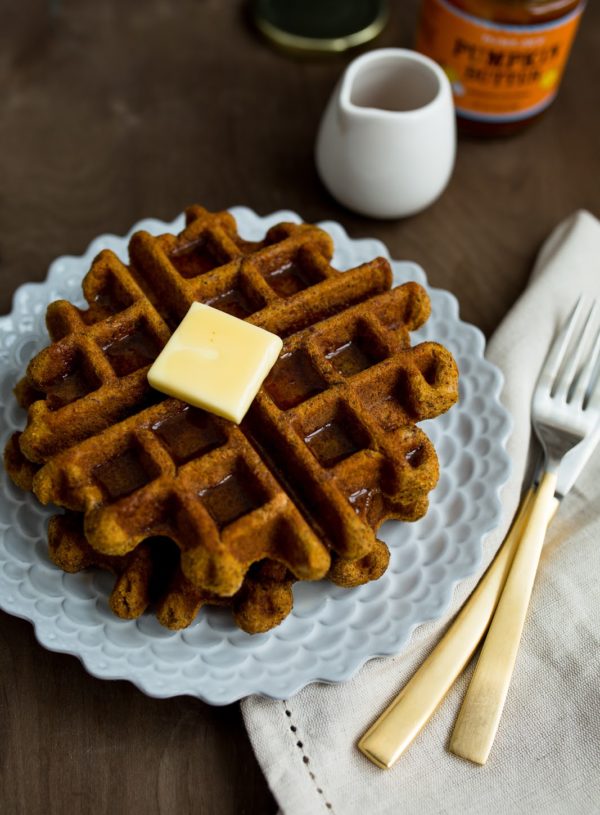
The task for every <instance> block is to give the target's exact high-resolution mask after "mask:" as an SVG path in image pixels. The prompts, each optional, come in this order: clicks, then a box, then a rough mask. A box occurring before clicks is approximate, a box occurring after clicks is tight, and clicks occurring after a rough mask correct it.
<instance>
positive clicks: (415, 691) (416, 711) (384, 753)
mask: <svg viewBox="0 0 600 815" xmlns="http://www.w3.org/2000/svg"><path fill="white" fill-rule="evenodd" d="M532 494H533V493H532V490H530V491H529V493H528V494H527V496H526V498H525V499H524V500H523V503H522V504H521V507H520V509H519V513H518V515H517V517H516V519H515V521H514V523H513V526H512V528H511V530H510V532H509V533H508V535H507V537H506V538H505V540H504V543H503V544H502V546H501V547H500V549H499V550H498V553H497V554H496V557H495V559H494V561H493V563H492V564H491V565H490V567H489V568H488V570H487V572H486V573H485V575H484V576H483V578H482V579H481V580H480V581H479V584H478V585H477V587H476V589H475V590H474V592H473V593H472V595H471V596H470V598H469V599H468V600H467V602H466V603H465V605H464V606H463V608H462V609H461V611H460V613H459V614H458V616H457V617H456V620H455V621H454V623H453V624H452V626H451V627H450V628H449V629H448V631H447V632H446V634H445V635H444V637H443V638H442V639H441V640H440V642H439V643H438V645H437V646H436V647H435V649H434V650H433V651H432V652H431V654H430V655H429V656H428V657H427V659H426V660H425V661H424V662H423V664H422V665H421V667H420V668H419V669H418V670H417V671H416V673H415V674H414V675H413V676H412V678H411V679H410V680H409V682H408V683H407V684H406V685H405V686H404V688H403V689H402V690H401V691H400V693H399V694H398V696H397V697H396V698H395V699H394V701H393V702H392V703H391V705H390V706H389V707H388V708H387V709H386V710H385V711H384V712H383V713H382V714H381V716H380V717H379V718H378V719H377V721H376V722H375V723H374V724H373V725H372V726H371V727H370V728H369V729H368V730H367V732H366V733H365V734H364V736H363V737H362V738H361V739H360V741H359V742H358V749H359V750H361V752H363V753H364V754H365V756H366V757H367V758H368V759H369V760H370V761H372V762H373V763H374V764H376V765H377V766H378V767H381V768H382V769H386V768H389V767H392V766H393V765H394V764H395V763H396V761H397V760H398V759H399V757H400V756H401V755H402V753H403V752H404V750H406V748H407V747H408V746H409V744H410V743H411V742H412V740H413V739H414V738H415V736H417V734H418V733H419V732H420V731H421V730H422V728H423V727H424V726H425V725H426V724H427V722H428V721H429V719H430V718H431V716H432V715H433V713H434V712H435V710H436V708H437V707H438V705H439V704H440V702H441V701H442V699H443V698H444V696H445V695H446V693H447V692H448V690H449V688H450V687H451V685H452V683H453V682H454V680H455V679H456V677H457V676H458V675H459V674H460V673H461V671H462V670H463V668H464V667H465V665H466V664H467V662H468V661H469V659H470V658H471V656H472V655H473V652H474V651H475V649H476V648H477V646H478V644H479V642H480V641H481V638H482V637H483V635H484V633H485V631H486V629H487V627H488V624H489V621H490V619H491V618H492V615H493V613H494V609H495V608H496V605H497V603H498V598H499V596H500V593H501V591H502V587H503V586H504V582H505V580H506V576H507V574H508V572H509V569H510V565H511V563H512V559H513V556H514V554H515V551H516V549H517V546H518V543H519V540H520V538H521V533H522V531H523V529H524V527H525V524H526V521H527V519H528V515H529V509H530V507H531V504H532V500H533V498H532Z"/></svg>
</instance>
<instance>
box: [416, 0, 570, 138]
mask: <svg viewBox="0 0 600 815" xmlns="http://www.w3.org/2000/svg"><path fill="white" fill-rule="evenodd" d="M583 7H584V4H583V3H582V4H581V5H580V6H578V7H577V8H576V9H575V10H574V11H572V12H571V13H569V14H567V15H565V16H563V17H561V18H559V19H557V20H553V21H552V22H548V23H537V24H535V25H508V24H503V23H493V22H490V21H488V20H483V19H479V18H477V17H473V16H471V15H470V14H467V13H466V12H463V11H461V10H460V9H458V8H456V7H455V6H452V5H451V4H450V3H448V2H447V1H446V0H423V4H422V7H421V22H420V25H419V31H418V35H417V46H416V47H417V50H418V51H421V52H422V53H423V54H426V55H427V56H429V57H431V58H432V59H434V60H436V62H439V63H440V65H441V66H442V68H443V69H444V71H445V72H446V74H447V75H448V78H449V80H450V83H451V85H452V90H453V92H454V104H455V106H456V111H457V113H458V114H460V115H461V116H464V117H465V118H468V119H475V120H478V121H486V122H510V121H517V120H519V119H526V118H528V117H529V116H533V115H534V114H536V113H538V112H539V111H541V110H543V109H544V108H545V107H547V106H548V105H549V104H550V102H552V100H553V99H554V97H555V96H556V93H557V91H558V86H559V84H560V80H561V78H562V74H563V71H564V69H565V66H566V63H567V59H568V56H569V51H570V49H571V44H572V42H573V38H574V37H575V33H576V31H577V26H578V24H579V20H580V17H581V14H582V12H583Z"/></svg>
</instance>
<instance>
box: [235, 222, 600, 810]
mask: <svg viewBox="0 0 600 815" xmlns="http://www.w3.org/2000/svg"><path fill="white" fill-rule="evenodd" d="M580 292H583V293H586V294H588V295H591V296H594V297H596V298H600V222H599V221H597V220H596V219H595V218H594V217H593V216H592V215H590V214H589V213H587V212H578V213H576V214H575V215H573V216H572V217H570V218H569V219H568V220H566V221H565V222H563V223H562V224H560V225H559V226H558V227H557V228H556V230H555V231H554V232H553V233H552V235H551V236H550V238H549V239H548V240H547V241H546V243H545V245H544V246H543V248H542V250H541V252H540V255H539V258H538V261H537V263H536V266H535V268H534V271H533V274H532V278H531V282H530V285H529V286H528V288H527V289H526V291H525V292H524V293H523V295H522V296H521V298H520V299H519V301H518V302H517V303H516V305H515V306H514V307H513V309H512V310H511V311H510V313H509V314H508V316H507V317H506V318H505V320H504V322H503V323H502V324H501V326H500V327H499V328H498V330H497V332H496V334H495V335H494V337H493V338H492V340H491V342H490V344H489V347H488V352H487V356H488V358H489V359H490V360H492V361H493V362H495V364H496V365H498V366H499V367H500V368H501V370H502V371H503V372H504V376H505V386H504V390H503V394H502V400H503V402H504V404H505V405H506V407H507V408H508V410H509V411H510V413H511V415H512V417H513V420H514V429H513V433H512V436H511V438H510V440H509V442H508V449H509V453H510V455H511V458H512V462H513V469H512V473H511V478H510V481H509V483H508V484H507V485H506V487H505V488H504V490H503V492H502V502H503V507H504V517H503V520H502V523H501V524H500V526H499V527H498V529H496V530H495V531H494V532H493V533H492V534H490V535H489V536H488V537H487V538H486V540H485V543H484V556H483V561H482V564H481V567H480V570H479V571H478V573H477V574H476V575H473V577H471V578H468V579H466V580H464V581H462V582H461V583H460V584H459V585H458V586H457V588H456V590H455V593H454V598H453V601H452V604H451V608H450V609H449V610H448V613H447V614H446V615H445V616H444V617H443V619H441V620H438V621H437V622H435V623H430V624H427V625H423V626H421V627H420V628H418V629H417V630H416V631H415V633H414V635H413V637H412V640H411V642H410V643H409V645H408V646H407V648H406V649H405V650H404V652H403V653H402V654H401V655H400V656H398V657H395V658H387V659H375V660H372V661H371V662H369V663H368V664H367V665H365V666H364V667H363V668H362V670H361V671H360V672H359V673H358V674H357V676H356V677H355V678H354V679H352V680H351V681H350V682H347V683H345V684H343V685H325V684H314V685H310V686H308V687H307V688H305V689H304V690H303V691H301V692H300V693H298V694H297V695H296V696H295V697H293V698H292V699H289V700H287V701H285V702H280V701H273V700H268V699H262V698H258V697H250V698H248V699H246V700H245V701H244V702H243V704H242V710H243V714H244V719H245V722H246V727H247V728H248V733H249V735H250V739H251V741H252V745H253V747H254V750H255V752H256V755H257V758H258V761H259V762H260V765H261V767H262V769H263V771H264V773H265V775H266V778H267V781H268V783H269V786H270V787H271V790H272V791H273V794H274V795H275V797H276V799H277V801H278V803H279V806H280V807H281V810H282V811H283V812H284V813H285V815H307V813H319V812H323V813H337V815H352V813H402V815H411V813H427V815H436V813H440V815H441V813H445V814H447V813H455V812H460V813H461V815H468V814H469V813H477V815H480V813H486V815H490V814H491V813H492V814H493V813H502V814H503V815H504V813H511V815H513V813H527V815H531V813H541V812H543V813H545V814H546V815H551V813H576V815H582V814H583V813H592V812H595V813H597V812H599V811H600V738H599V736H600V694H599V685H598V682H599V679H598V677H599V676H600V511H599V510H600V455H599V454H596V455H595V456H593V457H592V460H591V461H590V463H589V464H588V466H587V468H586V470H585V471H584V473H583V475H582V476H581V477H580V479H579V481H578V483H577V484H576V486H575V488H574V489H573V490H572V492H571V493H570V494H569V495H568V496H567V498H566V499H565V500H564V501H563V504H562V506H561V507H560V510H559V513H558V515H557V517H556V519H555V521H554V523H553V524H552V526H551V528H550V531H549V534H548V537H547V540H546V545H545V548H544V551H543V553H542V559H541V563H540V568H539V572H538V576H537V580H536V585H535V588H534V593H533V599H532V604H531V608H530V613H529V616H528V619H527V623H526V626H525V632H524V635H523V640H522V643H521V649H520V652H519V656H518V659H517V665H516V670H515V673H514V676H513V681H512V685H511V688H510V691H509V694H508V699H507V703H506V707H505V709H504V715H503V718H502V720H501V723H500V727H499V730H498V734H497V737H496V741H495V744H494V747H493V749H492V753H491V756H490V759H489V761H488V763H487V764H486V765H485V767H478V766H475V765H473V764H471V763H469V762H466V761H463V760H462V759H459V758H457V757H456V756H454V755H452V754H451V753H449V752H447V750H446V745H447V741H448V738H449V736H450V733H451V731H452V727H453V724H454V721H455V718H456V715H457V712H458V709H459V707H460V704H461V701H462V698H463V696H464V692H465V689H466V686H467V682H468V679H469V677H470V675H471V670H472V667H471V669H469V671H468V672H467V673H466V674H464V675H463V676H462V677H461V678H460V679H459V681H458V682H457V683H456V685H455V686H454V687H453V688H452V690H451V691H450V693H449V694H448V697H447V698H446V700H445V702H444V703H443V704H442V705H441V707H440V709H439V710H438V711H437V713H436V714H435V716H434V717H433V719H432V720H431V722H430V723H429V725H428V726H427V727H426V728H425V729H424V730H423V731H422V733H421V734H420V735H419V737H418V738H417V739H416V740H415V741H414V743H413V744H412V745H411V746H410V747H409V749H408V750H407V752H406V753H405V754H404V755H403V756H402V757H401V758H400V760H399V762H398V763H397V764H396V766H395V767H394V768H393V769H391V770H380V769H378V768H377V767H375V766H374V765H373V764H371V763H370V762H369V761H368V760H367V759H366V758H365V757H364V756H363V755H362V754H361V753H360V752H359V751H358V750H357V748H356V741H357V739H358V738H359V737H360V736H361V735H362V733H363V732H364V731H365V729H366V728H367V727H368V726H369V725H370V724H371V723H372V722H373V720H374V719H375V718H376V717H377V716H378V715H379V713H380V712H381V711H382V710H383V709H384V708H385V707H386V705H387V704H388V703H389V702H390V701H391V700H392V699H393V697H394V696H395V695H396V693H397V692H398V691H399V690H400V688H401V687H402V686H403V684H404V683H405V682H406V681H407V680H408V679H409V678H410V677H411V675H412V674H413V673H414V671H415V670H416V668H417V667H418V666H419V665H420V663H421V662H422V661H423V659H424V658H425V657H426V656H427V654H428V653H429V652H430V651H431V649H432V648H433V647H434V646H435V644H436V643H437V642H438V640H439V639H440V637H441V636H442V635H443V633H444V631H445V630H446V629H447V627H448V624H449V623H450V621H451V620H452V618H453V617H454V616H455V615H456V612H457V611H458V609H459V608H460V607H461V605H462V604H463V603H464V601H465V599H466V598H467V597H468V595H469V594H470V593H471V591H472V590H473V588H474V586H475V585H476V583H477V582H478V580H479V578H480V577H481V574H482V573H483V571H484V570H485V568H486V567H487V565H488V564H489V562H490V561H491V559H492V558H493V556H494V554H495V552H496V550H497V549H498V547H499V546H500V544H501V543H502V540H503V539H504V536H505V534H506V531H507V529H508V527H509V525H510V522H511V519H512V517H513V515H514V512H515V509H516V507H517V505H518V502H519V496H520V492H521V486H522V483H523V478H524V475H525V471H526V466H527V465H526V459H527V450H528V447H529V441H530V433H531V427H530V403H531V395H532V391H533V387H534V385H535V381H536V378H537V374H538V371H539V369H540V367H541V365H542V362H543V360H544V357H545V355H546V352H547V350H548V347H549V345H550V343H551V341H552V338H553V336H554V334H555V332H556V330H557V327H558V325H559V323H560V322H561V321H562V320H563V319H564V318H565V317H566V315H567V313H568V311H569V310H570V309H571V307H572V305H573V302H574V300H575V298H576V296H577V295H578V294H579V293H580Z"/></svg>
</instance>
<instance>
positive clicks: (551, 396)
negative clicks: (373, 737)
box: [449, 298, 600, 764]
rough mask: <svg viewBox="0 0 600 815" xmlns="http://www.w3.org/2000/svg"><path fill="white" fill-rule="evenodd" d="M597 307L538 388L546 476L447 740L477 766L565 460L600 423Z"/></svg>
mask: <svg viewBox="0 0 600 815" xmlns="http://www.w3.org/2000/svg"><path fill="white" fill-rule="evenodd" d="M595 310H596V304H595V303H593V304H592V306H591V308H590V309H589V311H588V314H587V317H586V319H585V320H583V327H580V326H581V322H582V321H581V317H582V312H583V302H582V300H581V298H580V299H579V301H578V302H577V304H576V305H575V307H574V309H573V311H572V312H571V315H570V316H569V318H568V320H567V321H566V323H565V324H564V326H563V327H562V329H561V330H560V332H559V334H558V335H557V337H556V339H555V341H554V343H553V344H552V347H551V349H550V352H549V354H548V357H547V359H546V362H545V363H544V366H543V368H542V371H541V373H540V376H539V379H538V382H537V384H536V387H535V390H534V394H533V400H532V424H533V428H534V430H535V433H536V435H537V437H538V439H539V442H540V445H541V447H542V451H543V455H544V465H543V475H542V477H541V479H540V482H539V486H538V489H537V491H536V493H535V497H534V499H533V503H532V505H531V511H530V515H529V521H528V523H527V525H526V527H525V529H524V531H523V535H522V538H521V542H520V544H519V548H518V549H517V552H516V554H515V557H514V561H513V564H512V567H511V570H510V573H509V575H508V577H507V580H506V583H505V586H504V590H503V592H502V595H501V597H500V600H499V602H498V607H497V609H496V613H495V615H494V618H493V620H492V623H491V625H490V628H489V631H488V634H487V637H486V639H485V642H484V645H483V648H482V650H481V654H480V657H479V660H478V662H477V666H476V668H475V672H474V674H473V677H472V679H471V683H470V685H469V688H468V690H467V694H466V696H465V699H464V701H463V704H462V707H461V709H460V712H459V715H458V718H457V721H456V724H455V726H454V731H453V733H452V737H451V739H450V745H449V749H450V751H451V752H453V753H455V754H456V755H459V756H461V757H462V758H466V759H468V760H470V761H473V762H475V763H477V764H485V762H486V761H487V759H488V756H489V753H490V750H491V747H492V744H493V742H494V738H495V735H496V731H497V729H498V724H499V722H500V718H501V716H502V710H503V708H504V703H505V701H506V695H507V692H508V688H509V685H510V681H511V677H512V674H513V670H514V665H515V660H516V657H517V652H518V648H519V642H520V640H521V634H522V632H523V626H524V623H525V617H526V615H527V609H528V606H529V600H530V598H531V592H532V590H533V584H534V580H535V575H536V571H537V566H538V563H539V559H540V555H541V551H542V546H543V543H544V538H545V535H546V530H547V527H548V523H549V522H550V519H551V517H552V514H553V509H554V508H555V507H556V504H557V502H558V501H559V500H560V498H561V496H560V495H559V494H556V483H557V475H558V468H559V465H560V462H561V459H562V458H563V456H565V455H566V454H567V453H568V452H569V451H570V450H571V449H572V448H573V447H575V445H577V444H578V443H579V442H580V441H582V440H583V439H584V438H586V437H588V436H589V435H590V434H591V433H592V432H593V431H594V429H595V428H596V427H597V426H598V423H599V422H600V381H599V379H598V377H597V376H596V366H597V363H598V357H599V355H600V331H597V332H596V334H595V337H594V339H593V340H592V336H593V330H592V323H593V317H594V314H595ZM578 326H579V328H578ZM590 346H591V351H590V352H589V353H588V355H587V358H586V360H585V361H584V363H583V365H582V367H581V370H578V369H579V366H580V363H581V361H582V355H583V351H584V349H585V348H586V347H590Z"/></svg>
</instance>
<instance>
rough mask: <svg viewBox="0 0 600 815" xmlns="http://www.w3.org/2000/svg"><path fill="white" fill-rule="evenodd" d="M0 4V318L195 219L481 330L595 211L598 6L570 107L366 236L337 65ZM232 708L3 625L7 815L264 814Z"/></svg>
mask: <svg viewBox="0 0 600 815" xmlns="http://www.w3.org/2000/svg"><path fill="white" fill-rule="evenodd" d="M57 5H58V6H59V12H58V13H57V14H54V15H52V14H50V13H49V9H50V8H51V7H52V6H53V4H52V3H50V2H43V0H20V2H10V3H9V2H7V3H5V4H4V7H3V9H2V14H1V24H0V100H1V102H2V104H1V107H0V281H1V283H2V285H1V287H0V312H6V311H8V310H9V308H10V301H11V297H12V293H13V291H14V289H15V288H16V286H17V285H19V284H20V283H22V282H24V281H26V280H42V279H43V278H44V276H45V274H46V269H47V267H48V264H49V263H50V261H51V260H52V259H53V258H54V257H56V256H57V255H60V254H69V253H72V254H79V253H81V252H83V251H84V250H85V248H86V246H87V244H88V243H89V241H90V240H91V239H92V238H94V237H95V236H96V235H98V234H100V233H101V232H105V231H106V232H116V233H121V234H122V233H124V232H126V231H127V230H128V229H129V227H130V226H131V224H132V223H134V222H135V221H137V220H138V219H139V218H141V217H144V216H147V215H154V216H157V217H161V218H171V217H173V216H174V215H175V214H176V213H177V212H179V211H180V210H181V209H182V207H183V206H184V205H185V204H187V203H190V202H194V201H198V202H202V203H204V204H205V205H206V206H208V207H209V208H210V209H218V208H222V207H227V206H230V205H233V204H238V203H243V204H247V205H248V206H250V207H253V208H254V209H256V210H257V211H258V212H261V213H267V212H270V211H272V210H274V209H277V208H280V207H286V208H291V209H294V210H297V211H298V212H300V213H301V214H302V215H303V216H304V217H305V218H306V219H307V220H317V219H320V218H333V219H336V220H340V221H342V222H343V223H344V224H345V225H346V227H347V229H348V231H349V232H350V234H351V235H353V236H355V237H360V236H377V237H379V238H381V239H383V240H384V241H385V242H386V243H387V244H388V246H389V248H390V250H391V251H392V254H393V255H394V256H396V257H405V258H413V259H415V260H417V261H418V262H420V263H421V264H422V265H423V266H424V267H425V268H426V270H427V272H428V274H429V278H430V280H431V282H432V283H433V284H434V285H437V286H443V287H445V288H448V289H450V290H451V291H453V292H454V293H455V294H456V295H457V296H458V298H459V300H460V303H461V310H462V314H463V316H464V317H465V318H466V319H467V320H470V321H472V322H474V323H476V324H477V325H479V326H480V327H481V328H482V329H483V330H484V331H485V332H486V333H489V332H490V331H492V330H493V329H494V327H495V326H496V325H497V324H498V322H499V321H500V319H501V318H502V316H503V315H504V314H505V313H506V311H507V309H508V308H509V307H510V305H511V304H512V303H513V301H514V300H515V298H516V297H517V296H518V294H519V292H520V291H521V290H522V288H523V286H524V285H525V282H526V278H527V274H528V271H529V269H530V266H531V262H532V259H533V258H534V256H535V253H536V250H537V249H538V247H539V245H540V242H541V241H542V240H543V238H544V237H545V236H546V234H547V233H548V232H549V230H550V229H551V228H552V227H553V226H554V225H555V224H556V223H557V222H558V221H559V220H560V219H561V218H563V217H564V216H565V215H567V214H568V213H570V212H571V211H572V210H574V209H575V208H577V207H587V208H589V209H592V210H595V211H596V213H598V212H599V211H600V193H599V183H598V179H599V178H600V151H599V150H598V145H599V144H600V105H599V104H598V86H597V79H598V70H599V67H600V65H599V61H598V44H599V43H598V30H599V27H600V9H599V7H598V4H597V3H596V4H595V3H591V4H589V8H588V10H587V11H586V15H585V17H584V21H583V25H582V29H581V32H580V34H579V37H578V40H577V43H576V47H575V51H574V54H573V57H572V60H571V63H570V65H569V68H568V71H567V76H566V79H565V83H564V86H563V89H562V91H561V94H560V96H559V98H558V100H557V102H556V104H555V105H554V107H553V108H552V109H551V110H550V111H549V112H548V114H547V115H546V117H545V118H544V119H543V120H542V121H541V122H540V123H539V124H538V125H536V126H535V127H534V128H532V129H531V130H530V131H528V132H526V133H524V134H522V135H521V136H518V137H516V138H513V139H510V140H506V141H502V140H500V141H493V142H480V141H475V140H470V141H467V140H462V141H461V143H460V145H459V154H458V162H457V166H456V171H455V173H454V176H453V179H452V181H451V184H450V186H449V188H448V190H447V191H446V193H445V194H444V196H443V197H442V198H441V199H440V200H439V201H438V202H437V203H436V204H435V205H434V206H433V207H431V208H430V209H429V210H427V211H426V212H424V213H422V214H420V215H418V216H416V217H413V218H410V219H407V220H404V221H399V222H398V221H394V222H377V221H371V220H368V219H365V218H361V217H359V216H356V215H353V214H352V213H350V212H348V211H347V210H345V209H343V208H341V207H339V206H338V205H337V204H336V203H335V202H334V201H333V200H332V199H331V198H330V197H329V196H328V195H327V193H326V192H325V191H324V190H323V188H322V187H321V185H320V183H319V181H318V179H317V176H316V173H315V170H314V164H313V143H314V137H315V131H316V127H317V124H318V121H319V117H320V115H321V112H322V110H323V107H324V105H325V102H326V100H327V98H328V97H329V94H330V93H331V90H332V87H333V85H334V84H335V81H336V78H337V77H338V76H339V74H340V72H341V70H342V69H343V67H344V65H345V64H346V61H347V59H348V58H347V57H334V58H329V59H324V58H321V59H317V60H295V59H290V58H288V57H286V56H284V55H281V54H279V53H276V52H275V51H272V50H271V49H270V48H269V47H267V46H266V45H265V44H264V43H263V42H262V41H261V40H260V39H259V38H258V37H256V36H255V35H254V34H253V32H252V31H251V30H250V29H249V28H248V26H247V24H246V22H245V19H244V15H243V14H242V9H241V6H240V5H239V4H238V3H234V2H223V0H179V2H177V3H176V2H168V0H128V2H127V3H123V2H119V0H102V2H93V0H77V1H76V0H63V2H62V3H61V4H57V3H54V6H57ZM392 5H393V14H392V19H391V22H390V24H389V26H388V28H387V29H386V30H385V32H384V33H383V34H382V35H381V36H380V38H379V41H378V43H377V44H378V45H410V44H411V42H412V37H413V32H414V24H415V15H416V3H415V2H402V3H401V2H400V0H397V2H395V3H393V4H392ZM275 809H276V805H275V802H274V801H273V799H272V797H271V796H270V793H269V791H268V788H267V786H266V783H265V781H264V779H263V778H262V776H261V773H260V769H259V768H258V766H257V764H256V761H255V759H254V756H253V754H252V750H251V748H250V745H249V742H248V739H247V737H246V735H245V731H244V729H243V725H242V721H241V717H240V713H239V709H238V707H237V706H230V707H227V708H221V709H219V708H210V707H208V706H206V705H203V704H201V703H200V702H197V701H195V700H193V699H189V698H180V699H172V700H169V701H157V700H153V699H149V698H147V697H145V696H143V695H142V694H141V693H140V692H139V691H137V690H136V689H135V688H134V687H133V686H131V685H129V684H127V683H124V682H100V681H98V680H96V679H94V678H92V677H90V676H89V675H88V674H86V672H85V671H84V669H83V668H82V667H81V665H80V664H79V663H78V662H77V661H76V660H75V659H74V658H72V657H68V656H63V655H59V654H52V653H49V652H47V651H45V650H44V649H43V648H41V647H40V646H38V645H37V643H36V641H35V638H34V636H33V632H32V629H31V626H30V625H29V624H28V623H26V622H23V621H21V620H17V619H14V618H11V617H9V616H7V615H4V614H0V811H1V812H2V813H7V814H8V813H26V815H32V814H36V813H49V814H53V813H56V814H57V815H58V814H59V813H60V815H62V813H65V812H85V813H104V812H112V813H120V812H130V813H145V814H146V813H147V814H148V815H151V813H186V812H202V813H269V812H274V811H275Z"/></svg>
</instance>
